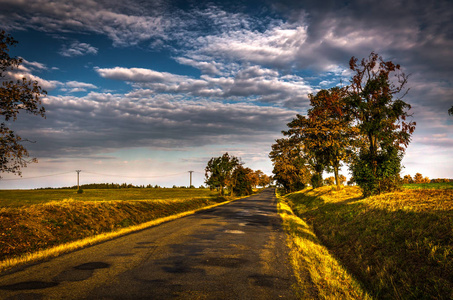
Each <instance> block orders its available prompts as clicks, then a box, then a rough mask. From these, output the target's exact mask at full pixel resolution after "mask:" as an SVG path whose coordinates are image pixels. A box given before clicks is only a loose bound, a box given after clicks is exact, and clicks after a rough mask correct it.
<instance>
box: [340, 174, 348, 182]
mask: <svg viewBox="0 0 453 300" xmlns="http://www.w3.org/2000/svg"><path fill="white" fill-rule="evenodd" d="M346 180H347V178H346V176H344V175H343V174H340V184H341V185H344V184H345V183H346Z"/></svg>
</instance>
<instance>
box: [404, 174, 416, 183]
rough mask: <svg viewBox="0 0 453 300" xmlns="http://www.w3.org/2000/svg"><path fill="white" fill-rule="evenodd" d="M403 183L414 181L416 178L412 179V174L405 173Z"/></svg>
mask: <svg viewBox="0 0 453 300" xmlns="http://www.w3.org/2000/svg"><path fill="white" fill-rule="evenodd" d="M403 183H404V184H409V183H414V180H413V179H412V176H411V175H409V174H407V175H404V177H403Z"/></svg>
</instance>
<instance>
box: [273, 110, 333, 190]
mask: <svg viewBox="0 0 453 300" xmlns="http://www.w3.org/2000/svg"><path fill="white" fill-rule="evenodd" d="M312 121H313V120H312V119H310V118H307V117H305V116H302V115H299V114H297V115H296V118H294V119H293V120H292V121H291V122H290V123H288V124H287V126H288V128H289V129H288V131H282V133H283V135H285V136H289V138H288V141H289V143H290V144H291V145H294V147H296V148H297V155H299V156H300V157H301V158H302V159H303V160H304V163H306V164H309V165H310V169H309V170H308V171H309V174H310V183H311V185H312V187H313V188H318V187H320V186H322V185H323V180H322V172H323V171H324V169H325V161H324V159H323V155H322V152H323V148H318V147H311V146H312V145H313V144H314V143H313V142H310V141H308V140H310V139H311V140H314V139H316V134H314V133H315V132H316V125H314V124H313V122H312ZM307 141H308V142H307Z"/></svg>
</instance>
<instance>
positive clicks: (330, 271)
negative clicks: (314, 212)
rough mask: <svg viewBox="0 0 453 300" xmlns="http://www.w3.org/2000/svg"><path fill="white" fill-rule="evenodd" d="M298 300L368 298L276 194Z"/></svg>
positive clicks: (304, 223) (311, 231) (310, 229)
mask: <svg viewBox="0 0 453 300" xmlns="http://www.w3.org/2000/svg"><path fill="white" fill-rule="evenodd" d="M277 198H278V200H279V202H278V212H279V214H280V216H281V217H282V219H283V227H284V229H285V232H286V233H287V243H288V246H289V248H290V253H289V256H290V261H291V264H292V266H293V269H294V274H295V276H296V279H297V283H298V286H297V287H296V293H297V295H298V296H299V297H300V299H372V298H371V297H370V296H369V295H368V294H367V293H366V292H364V291H363V289H362V288H361V287H360V284H359V283H358V282H357V281H356V280H355V279H354V278H353V277H352V276H351V275H350V274H349V273H348V272H347V271H346V269H345V268H344V267H343V266H342V265H341V264H340V263H339V262H338V261H337V260H336V259H335V258H334V257H333V256H332V255H331V254H330V253H329V251H328V249H327V248H326V247H324V246H323V245H322V244H321V242H320V241H319V239H318V238H317V237H316V235H315V234H314V233H313V230H312V228H310V226H309V225H308V224H307V223H306V222H305V221H304V220H302V219H300V218H298V217H297V216H295V215H294V213H293V211H292V210H291V207H290V206H289V205H288V204H287V203H286V201H285V199H284V198H283V197H281V196H279V195H277Z"/></svg>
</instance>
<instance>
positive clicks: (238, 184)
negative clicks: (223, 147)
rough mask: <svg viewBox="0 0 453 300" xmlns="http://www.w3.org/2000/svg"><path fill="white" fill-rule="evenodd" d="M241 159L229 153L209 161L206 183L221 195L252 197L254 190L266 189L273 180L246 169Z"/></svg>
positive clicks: (260, 172) (260, 173)
mask: <svg viewBox="0 0 453 300" xmlns="http://www.w3.org/2000/svg"><path fill="white" fill-rule="evenodd" d="M243 165H244V164H243V163H242V162H241V160H240V158H237V157H235V156H230V155H229V154H228V152H227V153H225V154H223V155H222V156H219V157H213V158H211V159H210V160H209V162H208V164H207V165H206V168H205V183H206V185H207V186H208V187H209V188H210V189H211V190H217V191H219V192H220V194H221V195H226V194H229V195H230V196H233V195H236V196H243V195H250V194H251V193H252V191H253V189H254V188H256V187H258V186H261V187H266V186H268V185H269V184H270V183H271V178H270V177H269V176H267V175H266V174H264V173H263V172H262V171H261V170H257V171H253V170H252V169H250V168H245V167H244V166H243Z"/></svg>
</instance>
